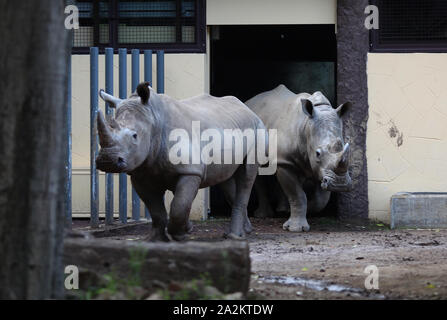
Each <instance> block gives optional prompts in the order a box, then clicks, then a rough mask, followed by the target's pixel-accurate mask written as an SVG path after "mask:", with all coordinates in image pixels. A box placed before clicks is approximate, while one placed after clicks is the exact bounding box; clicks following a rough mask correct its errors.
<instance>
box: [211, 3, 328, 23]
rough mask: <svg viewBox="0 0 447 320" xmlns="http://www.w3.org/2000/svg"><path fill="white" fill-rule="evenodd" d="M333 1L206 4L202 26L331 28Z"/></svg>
mask: <svg viewBox="0 0 447 320" xmlns="http://www.w3.org/2000/svg"><path fill="white" fill-rule="evenodd" d="M336 21H337V1H336V0H275V1H272V0H225V1H223V0H207V1H206V23H207V24H208V25H227V24H236V25H237V24H335V23H336Z"/></svg>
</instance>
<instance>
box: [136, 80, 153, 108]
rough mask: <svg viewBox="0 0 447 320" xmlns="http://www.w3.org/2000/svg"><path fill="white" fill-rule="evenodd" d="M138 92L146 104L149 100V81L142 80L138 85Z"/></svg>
mask: <svg viewBox="0 0 447 320" xmlns="http://www.w3.org/2000/svg"><path fill="white" fill-rule="evenodd" d="M137 94H138V96H139V97H140V98H141V102H142V103H143V104H146V103H147V102H148V101H149V95H150V91H149V82H147V81H146V82H142V83H140V84H139V85H138V86H137Z"/></svg>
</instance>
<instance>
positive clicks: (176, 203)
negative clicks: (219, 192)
mask: <svg viewBox="0 0 447 320" xmlns="http://www.w3.org/2000/svg"><path fill="white" fill-rule="evenodd" d="M200 182H201V178H200V177H198V176H192V175H184V176H181V177H180V178H179V180H178V181H177V185H176V186H175V192H174V199H173V200H172V203H171V210H170V211H169V223H168V233H169V234H170V235H171V237H172V238H173V239H174V240H177V241H182V240H184V239H185V238H186V233H187V232H188V231H190V230H188V229H189V228H190V227H191V224H190V223H188V222H189V213H190V211H191V206H192V202H193V200H194V198H195V197H196V195H197V191H198V190H199V186H200Z"/></svg>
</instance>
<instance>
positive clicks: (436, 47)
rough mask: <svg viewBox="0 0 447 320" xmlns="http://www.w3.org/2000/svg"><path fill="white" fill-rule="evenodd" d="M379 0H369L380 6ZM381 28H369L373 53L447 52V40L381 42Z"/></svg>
mask: <svg viewBox="0 0 447 320" xmlns="http://www.w3.org/2000/svg"><path fill="white" fill-rule="evenodd" d="M378 2H379V0H369V4H370V5H375V6H377V7H379V6H378ZM379 30H380V8H379ZM379 30H374V29H371V30H369V49H370V50H369V51H370V52H372V53H445V52H447V41H446V42H445V43H442V42H439V43H436V42H433V43H409V44H400V43H393V44H380V43H379Z"/></svg>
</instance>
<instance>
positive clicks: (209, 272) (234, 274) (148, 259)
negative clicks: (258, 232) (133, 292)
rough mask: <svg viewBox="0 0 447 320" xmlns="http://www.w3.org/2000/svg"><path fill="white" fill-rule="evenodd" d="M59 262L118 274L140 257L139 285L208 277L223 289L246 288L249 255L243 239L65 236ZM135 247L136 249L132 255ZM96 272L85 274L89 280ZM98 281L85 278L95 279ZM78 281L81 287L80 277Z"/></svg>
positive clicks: (124, 274) (122, 276)
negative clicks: (175, 240)
mask: <svg viewBox="0 0 447 320" xmlns="http://www.w3.org/2000/svg"><path fill="white" fill-rule="evenodd" d="M64 246H65V249H64V264H65V265H75V266H77V267H78V268H79V269H80V270H81V269H85V270H88V272H92V273H96V275H101V276H102V275H104V274H109V273H111V272H113V273H114V274H115V275H116V277H118V279H128V278H130V277H131V276H132V275H133V274H132V272H133V270H132V268H131V265H130V262H131V259H134V258H135V256H137V257H139V259H142V260H143V261H141V269H140V270H141V271H140V274H139V278H140V279H141V283H139V284H138V285H139V286H141V287H143V288H151V287H154V286H157V287H163V286H164V285H163V284H166V285H165V287H167V286H168V285H169V283H171V282H173V281H174V282H175V281H177V282H187V281H192V280H197V279H202V278H203V276H204V275H206V277H209V279H207V280H209V281H211V283H212V285H213V286H215V287H216V288H217V289H218V290H219V291H220V292H222V293H229V292H242V293H243V294H245V293H247V291H248V287H249V283H250V256H249V248H248V243H247V242H245V241H244V242H241V241H224V242H210V243H206V242H186V243H161V242H153V243H148V242H138V241H130V242H129V241H119V240H110V239H95V238H92V239H83V238H66V239H65V241H64ZM135 253H138V254H137V255H135ZM101 276H99V278H96V280H94V279H95V277H94V276H93V275H90V278H91V279H93V280H92V282H100V280H98V279H100V278H101ZM95 284H98V283H89V285H90V286H91V285H95ZM79 285H80V287H83V285H85V283H83V280H82V277H80V283H79Z"/></svg>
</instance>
